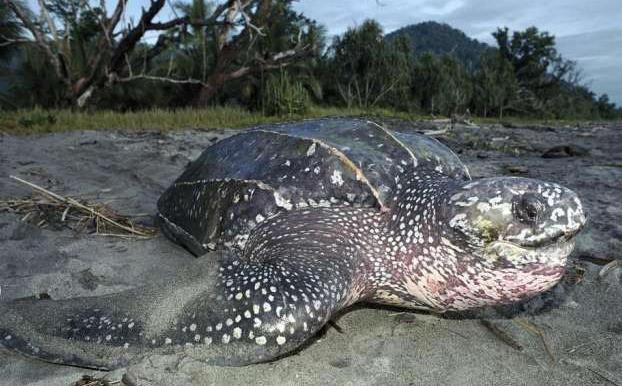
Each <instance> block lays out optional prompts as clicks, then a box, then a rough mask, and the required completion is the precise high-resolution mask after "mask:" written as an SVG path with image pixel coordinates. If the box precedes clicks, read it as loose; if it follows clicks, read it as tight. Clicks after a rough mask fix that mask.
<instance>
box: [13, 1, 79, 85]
mask: <svg viewBox="0 0 622 386" xmlns="http://www.w3.org/2000/svg"><path fill="white" fill-rule="evenodd" d="M3 2H4V4H5V5H6V6H7V7H8V8H9V9H10V10H12V11H13V12H14V13H15V16H17V18H18V19H19V20H20V21H21V22H22V24H23V25H24V28H26V29H27V30H28V31H29V32H30V33H31V34H32V36H33V37H34V39H35V43H36V44H37V46H39V48H41V50H42V51H43V52H44V53H45V55H46V56H47V58H48V60H49V61H50V63H51V64H52V66H53V67H54V71H55V72H56V75H57V76H58V78H59V79H61V80H62V81H63V82H64V83H66V84H69V80H68V79H67V78H66V76H65V73H64V72H63V66H62V63H61V61H60V58H59V57H58V55H56V54H55V53H54V51H52V47H50V45H49V44H48V42H47V40H46V38H45V35H44V34H43V31H41V30H40V29H39V28H38V27H37V26H36V25H35V23H34V22H33V21H32V20H30V17H29V16H28V13H27V12H26V11H25V10H24V9H22V7H21V6H20V5H18V4H17V3H16V2H14V1H11V0H3Z"/></svg>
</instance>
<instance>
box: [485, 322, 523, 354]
mask: <svg viewBox="0 0 622 386" xmlns="http://www.w3.org/2000/svg"><path fill="white" fill-rule="evenodd" d="M479 322H480V323H481V324H482V326H484V327H486V329H487V330H488V331H490V332H491V333H492V334H493V335H494V336H495V337H497V338H498V339H499V340H500V341H502V342H503V343H505V344H507V345H508V346H510V347H512V348H513V349H514V350H518V351H523V346H521V345H520V343H518V342H517V341H516V340H515V339H514V338H513V337H512V336H510V334H508V333H507V332H506V331H504V330H502V329H501V328H500V327H499V326H497V325H496V324H495V323H493V322H491V321H490V320H486V319H480V321H479Z"/></svg>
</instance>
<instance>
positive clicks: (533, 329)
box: [512, 318, 555, 362]
mask: <svg viewBox="0 0 622 386" xmlns="http://www.w3.org/2000/svg"><path fill="white" fill-rule="evenodd" d="M512 321H513V322H514V323H516V324H517V325H518V326H519V327H522V328H523V329H524V330H525V331H527V332H529V333H531V334H532V335H535V336H539V337H540V340H541V341H542V345H543V346H544V351H546V354H547V355H548V356H549V359H550V360H551V361H552V362H555V356H554V355H553V352H552V351H551V348H550V347H549V344H548V343H547V341H546V337H545V335H544V332H543V331H542V329H540V327H538V326H537V325H535V324H534V323H532V322H530V321H528V320H527V319H523V318H514V319H512Z"/></svg>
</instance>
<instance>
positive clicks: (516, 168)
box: [504, 165, 529, 174]
mask: <svg viewBox="0 0 622 386" xmlns="http://www.w3.org/2000/svg"><path fill="white" fill-rule="evenodd" d="M504 169H505V171H506V172H508V173H509V174H528V173H529V169H528V168H527V167H526V166H521V165H506V166H504Z"/></svg>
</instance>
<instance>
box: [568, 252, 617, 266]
mask: <svg viewBox="0 0 622 386" xmlns="http://www.w3.org/2000/svg"><path fill="white" fill-rule="evenodd" d="M577 259H579V260H583V261H587V262H588V263H592V264H596V265H607V264H609V263H611V262H612V261H615V260H616V259H615V258H613V257H609V256H597V255H593V254H582V255H579V256H578V257H577Z"/></svg>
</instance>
